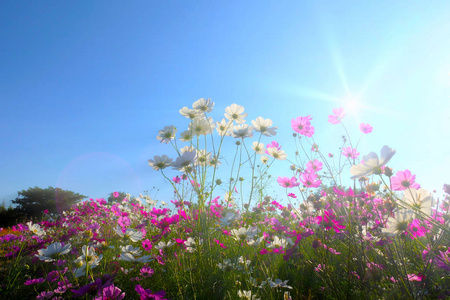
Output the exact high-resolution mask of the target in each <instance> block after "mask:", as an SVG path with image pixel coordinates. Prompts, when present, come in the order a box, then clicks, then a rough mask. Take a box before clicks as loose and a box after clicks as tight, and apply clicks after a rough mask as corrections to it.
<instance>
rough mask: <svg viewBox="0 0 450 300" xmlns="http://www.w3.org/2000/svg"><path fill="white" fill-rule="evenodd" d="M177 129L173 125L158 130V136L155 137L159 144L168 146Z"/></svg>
mask: <svg viewBox="0 0 450 300" xmlns="http://www.w3.org/2000/svg"><path fill="white" fill-rule="evenodd" d="M176 132H177V128H176V127H175V126H173V125H170V126H166V127H164V129H162V130H160V131H159V132H158V133H159V134H158V136H157V137H156V138H157V139H158V140H160V141H161V143H166V144H168V143H169V142H170V141H171V140H173V139H174V138H175V133H176Z"/></svg>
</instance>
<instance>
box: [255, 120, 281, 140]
mask: <svg viewBox="0 0 450 300" xmlns="http://www.w3.org/2000/svg"><path fill="white" fill-rule="evenodd" d="M252 124H253V126H254V127H255V131H257V132H261V133H262V134H263V135H265V136H274V135H276V134H277V129H278V127H276V126H274V127H270V126H272V124H273V122H272V120H271V119H263V118H262V117H257V118H256V120H254V121H252Z"/></svg>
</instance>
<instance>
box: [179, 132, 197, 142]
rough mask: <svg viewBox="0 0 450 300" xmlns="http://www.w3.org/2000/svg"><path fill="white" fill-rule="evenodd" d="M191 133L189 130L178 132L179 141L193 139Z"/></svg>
mask: <svg viewBox="0 0 450 300" xmlns="http://www.w3.org/2000/svg"><path fill="white" fill-rule="evenodd" d="M193 137H194V136H193V134H192V131H191V130H185V131H183V132H182V133H181V134H180V141H182V142H189V141H190V140H192V139H193Z"/></svg>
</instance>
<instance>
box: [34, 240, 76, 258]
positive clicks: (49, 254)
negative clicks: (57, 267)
mask: <svg viewBox="0 0 450 300" xmlns="http://www.w3.org/2000/svg"><path fill="white" fill-rule="evenodd" d="M71 247H72V245H71V244H70V243H67V244H64V243H60V242H55V243H53V244H51V245H49V246H48V247H47V248H45V249H40V250H38V253H39V255H38V254H36V256H37V257H38V258H39V259H40V260H43V261H45V262H52V261H56V258H57V257H58V256H59V255H64V254H67V253H69V251H70V249H71Z"/></svg>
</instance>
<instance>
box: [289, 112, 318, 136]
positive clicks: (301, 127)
mask: <svg viewBox="0 0 450 300" xmlns="http://www.w3.org/2000/svg"><path fill="white" fill-rule="evenodd" d="M311 120H312V118H311V116H310V115H308V116H306V117H297V118H295V119H292V121H291V127H292V129H293V130H294V131H295V132H298V133H300V134H301V135H304V136H307V137H311V136H313V134H314V127H313V126H311V122H310V121H311Z"/></svg>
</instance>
